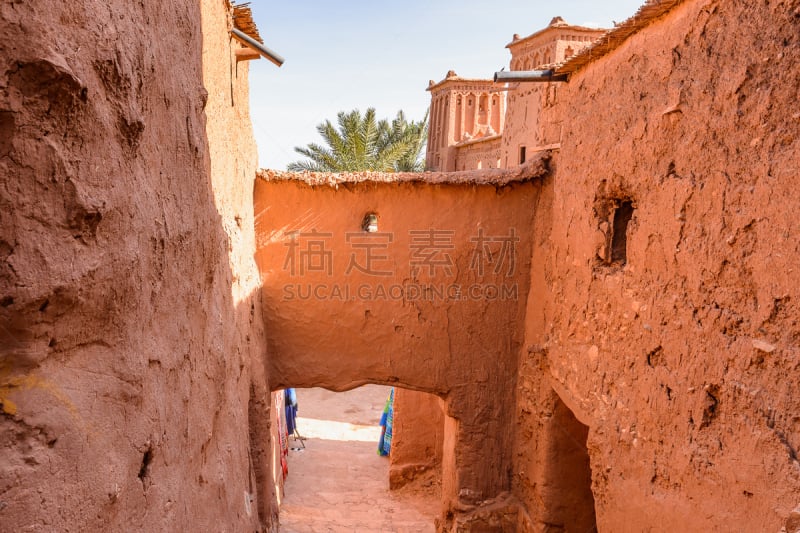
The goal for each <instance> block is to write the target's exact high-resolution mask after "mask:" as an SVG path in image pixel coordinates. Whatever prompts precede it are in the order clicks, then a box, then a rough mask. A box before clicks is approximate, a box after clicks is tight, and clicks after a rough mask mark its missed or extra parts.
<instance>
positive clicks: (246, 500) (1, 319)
mask: <svg viewBox="0 0 800 533" xmlns="http://www.w3.org/2000/svg"><path fill="white" fill-rule="evenodd" d="M206 8H207V9H209V10H210V11H209V12H206V13H204V15H206V16H209V17H211V18H212V19H215V20H216V22H215V24H216V25H213V24H212V25H211V26H209V28H210V29H209V30H208V31H210V32H212V33H213V32H220V33H221V35H220V34H218V35H216V37H219V39H218V40H219V41H221V42H222V43H223V46H222V47H221V49H219V50H213V46H209V50H208V52H209V54H208V58H209V61H220V62H221V63H223V64H224V65H225V68H226V69H227V68H228V67H229V65H230V59H231V54H232V51H231V50H230V49H229V48H228V38H227V27H226V24H227V20H226V17H227V15H226V13H225V12H224V9H225V8H224V4H223V3H222V2H213V3H212V2H208V3H207V5H206ZM200 9H201V6H200V4H199V3H198V2H189V1H183V0H178V1H173V2H169V3H166V4H163V3H152V2H144V3H139V2H128V1H111V2H105V3H103V4H102V5H98V4H97V3H95V2H87V1H80V0H79V1H76V2H45V1H32V2H25V3H24V4H23V3H19V2H16V3H14V2H4V3H3V5H2V7H0V13H1V14H0V34H1V35H3V39H2V40H0V402H2V403H1V404H0V405H1V406H2V408H1V409H0V500H2V503H0V524H2V526H0V529H3V530H8V531H22V530H26V531H27V530H37V531H38V530H41V531H120V530H139V531H183V530H196V531H210V530H218V529H219V528H220V527H221V526H220V525H221V524H224V527H225V528H229V529H231V530H255V529H258V528H259V520H258V516H257V513H256V503H255V501H250V500H251V499H253V498H252V496H251V494H253V493H254V492H255V486H256V483H255V480H254V474H253V473H251V467H250V464H251V462H250V457H251V456H253V455H254V454H252V453H250V450H249V448H250V444H249V437H250V435H249V431H248V427H249V424H248V415H249V414H250V413H249V412H248V411H250V412H251V413H255V414H258V413H259V409H258V408H257V405H256V404H257V403H258V400H259V395H258V393H256V394H254V395H252V398H254V401H251V365H250V361H251V359H252V358H253V354H254V353H263V350H264V346H263V343H262V340H261V336H260V331H261V330H260V329H259V325H258V324H259V320H258V313H259V312H260V309H259V306H256V305H254V302H251V297H250V295H249V294H248V291H247V287H246V282H245V281H238V280H237V281H234V278H237V279H242V278H245V277H246V274H247V273H248V272H249V273H250V276H252V275H253V273H254V272H255V269H254V268H250V267H248V266H247V265H246V264H239V263H238V262H237V259H236V258H237V257H241V256H242V254H241V253H240V252H241V250H240V249H239V247H240V246H244V245H242V244H240V243H241V242H242V241H245V240H246V239H247V237H246V235H247V230H242V231H241V232H238V233H234V232H228V231H226V229H230V227H231V226H235V225H236V219H235V216H240V217H241V218H242V219H243V220H245V222H246V220H247V219H248V214H247V213H248V212H249V213H250V215H249V218H250V219H252V212H251V211H250V209H251V207H250V206H251V205H252V204H251V197H250V194H244V195H239V196H236V194H238V193H235V194H234V193H231V192H230V190H229V189H228V190H226V189H225V187H224V186H221V182H222V181H224V180H225V179H226V178H225V177H224V176H222V175H219V174H214V173H212V171H211V169H210V167H209V152H210V151H213V150H214V143H215V142H217V141H214V140H208V141H207V139H206V117H205V116H204V106H205V105H206V102H207V101H208V99H209V98H215V97H216V96H215V95H213V94H209V92H210V91H209V92H207V91H206V89H204V86H203V85H204V83H203V81H204V78H203V65H202V64H201V53H202V51H203V47H204V41H203V39H202V36H203V34H202V32H201V26H200V25H201V12H200ZM214 42H217V40H216V39H215V40H214ZM206 44H208V43H206ZM225 88H226V92H225V94H226V95H227V96H228V98H230V96H231V91H230V89H231V86H230V84H229V83H228V84H226V86H225ZM235 92H236V93H237V94H238V93H239V88H236V89H235ZM244 105H246V101H245V104H244ZM234 122H235V121H231V122H225V121H223V122H221V123H220V124H218V126H219V127H220V128H223V129H225V128H229V127H231V126H232V125H233V124H234ZM212 125H213V122H212ZM236 125H238V126H241V124H236ZM242 131H245V132H246V129H244V130H242V129H241V128H239V129H237V130H236V131H235V135H236V136H237V137H235V139H244V142H245V144H246V141H247V139H246V135H245V136H243V137H239V136H241V135H243V134H242ZM232 148H233V151H234V152H235V153H239V151H238V150H239V148H242V150H244V151H246V150H247V147H246V146H244V147H240V146H236V145H234V146H233V147H232ZM232 157H233V156H232ZM253 163H254V161H253V160H252V158H251V159H245V160H242V162H241V167H240V168H243V169H245V175H250V176H251V177H252V175H253V173H254V168H252V167H253ZM248 167H249V169H248ZM243 189H245V190H246V189H249V187H247V186H246V185H245V186H243ZM223 204H225V205H224V206H223ZM250 235H251V240H252V232H250ZM245 248H246V246H245ZM251 248H252V245H251ZM251 264H252V260H251ZM256 276H257V273H256ZM250 288H251V289H252V287H250ZM261 382H262V384H264V383H265V379H264V378H263V371H262V379H261ZM262 389H264V391H266V389H265V387H263V386H262ZM248 404H249V405H248ZM264 507H265V508H268V507H269V504H267V505H265V506H264ZM265 520H266V521H269V520H270V517H269V516H267V517H265Z"/></svg>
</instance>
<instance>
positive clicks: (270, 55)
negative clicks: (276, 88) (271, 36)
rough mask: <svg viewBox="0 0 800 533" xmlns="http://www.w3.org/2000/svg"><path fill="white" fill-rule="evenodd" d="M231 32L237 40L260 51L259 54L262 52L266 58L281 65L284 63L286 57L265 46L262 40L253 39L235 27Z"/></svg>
mask: <svg viewBox="0 0 800 533" xmlns="http://www.w3.org/2000/svg"><path fill="white" fill-rule="evenodd" d="M231 34H233V36H234V37H235V38H236V40H237V41H239V42H240V43H242V44H244V45H246V46H249V47H250V48H252V49H253V50H255V51H256V52H258V53H259V54H261V55H262V56H264V57H265V58H267V59H269V60H270V61H272V62H273V63H275V64H276V65H278V66H279V67H280V66H281V65H283V61H284V59H283V58H282V57H281V56H280V54H276V53H275V52H273V51H272V50H270V49H269V48H267V47H266V46H264V45H263V44H261V43H260V42H258V41H256V40H255V39H253V38H252V37H250V36H249V35H247V34H246V33H245V32H243V31H242V30H239V29H237V28H233V29H232V30H231Z"/></svg>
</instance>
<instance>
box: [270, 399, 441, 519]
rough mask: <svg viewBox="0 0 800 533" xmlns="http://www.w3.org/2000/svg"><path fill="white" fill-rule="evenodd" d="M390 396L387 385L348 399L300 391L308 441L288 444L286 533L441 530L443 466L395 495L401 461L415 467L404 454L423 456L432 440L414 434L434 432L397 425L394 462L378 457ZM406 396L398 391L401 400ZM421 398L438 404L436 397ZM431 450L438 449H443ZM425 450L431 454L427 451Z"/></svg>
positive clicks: (300, 422)
mask: <svg viewBox="0 0 800 533" xmlns="http://www.w3.org/2000/svg"><path fill="white" fill-rule="evenodd" d="M390 391H392V388H391V387H387V386H379V385H365V386H362V387H358V388H356V389H353V390H350V391H346V392H340V393H335V392H331V391H327V390H325V389H321V388H312V389H296V390H295V394H296V398H297V401H298V404H299V412H298V418H297V434H298V435H301V436H302V439H299V438H290V439H289V441H288V454H287V459H288V475H287V476H286V478H285V480H284V483H283V491H282V492H283V494H282V497H281V510H280V524H281V531H287V532H288V531H291V532H293V533H304V532H312V531H323V530H324V531H329V530H334V531H420V532H426V531H427V532H431V533H432V532H433V531H434V530H435V526H434V518H435V517H436V516H437V515H438V513H439V508H440V496H441V486H440V477H441V471H440V467H441V465H440V464H439V465H438V467H439V468H438V469H437V468H436V467H437V465H436V464H429V465H428V466H431V467H432V468H431V469H429V470H427V471H424V472H421V471H420V472H417V471H415V472H414V473H415V474H417V475H416V476H415V478H414V479H412V480H411V481H410V483H409V484H407V485H405V486H403V487H391V489H392V490H390V485H391V484H390V477H391V476H390V471H392V470H394V466H395V461H394V459H395V457H396V456H399V459H400V460H401V461H403V459H404V458H405V459H408V457H407V455H408V452H405V451H404V450H403V448H404V447H406V448H407V447H408V446H409V445H410V446H411V447H412V448H415V449H416V448H417V447H418V446H417V445H419V444H422V441H424V440H425V437H426V436H430V435H422V436H420V435H418V434H412V433H410V432H412V431H414V427H412V426H415V425H416V429H417V430H422V431H423V433H424V432H426V429H427V427H428V426H429V424H423V425H422V427H420V425H419V424H416V423H415V422H416V421H415V420H413V419H411V420H409V419H408V417H406V418H407V420H406V423H405V424H398V421H399V419H398V417H395V418H394V425H393V428H392V430H390V431H392V433H393V434H392V439H391V444H392V446H391V454H390V455H388V456H381V455H379V454H378V452H377V449H378V447H379V441H380V437H381V429H382V427H381V426H380V425H379V421H380V419H381V413H382V411H383V410H384V407H385V404H386V402H387V397H388V395H389V392H390ZM402 391H403V389H395V390H394V397H395V398H396V394H397V393H401V392H402ZM421 396H422V397H423V398H425V399H427V400H433V401H434V402H435V401H436V398H433V397H430V395H425V394H422V395H421ZM401 402H402V398H401ZM434 405H436V404H435V403H434ZM395 406H396V404H395ZM395 414H397V411H395ZM441 423H442V420H441V417H440V418H439V420H438V424H439V425H441ZM420 437H421V438H420ZM433 437H434V439H433V440H435V437H436V436H435V435H433ZM431 444H432V445H433V447H435V446H436V444H437V443H436V442H432V443H431ZM441 444H442V443H441V435H439V441H438V445H439V446H441ZM419 447H421V448H423V449H424V448H426V446H424V444H423V445H422V446H419ZM434 455H435V453H434ZM406 474H407V472H406Z"/></svg>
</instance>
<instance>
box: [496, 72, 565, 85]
mask: <svg viewBox="0 0 800 533" xmlns="http://www.w3.org/2000/svg"><path fill="white" fill-rule="evenodd" d="M494 81H495V82H498V81H499V82H504V81H518V82H519V81H536V82H547V81H567V75H566V74H556V71H555V70H552V69H550V70H511V71H508V72H506V71H504V70H501V71H500V72H495V73H494Z"/></svg>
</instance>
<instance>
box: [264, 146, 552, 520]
mask: <svg viewBox="0 0 800 533" xmlns="http://www.w3.org/2000/svg"><path fill="white" fill-rule="evenodd" d="M525 172H526V173H524V174H522V173H515V174H509V173H508V172H498V173H496V174H488V173H486V172H484V173H482V174H481V175H480V176H470V175H469V174H467V175H452V174H449V175H448V174H422V175H421V174H410V175H393V176H385V175H372V174H368V175H335V176H334V175H329V176H327V177H326V180H328V181H325V182H321V183H317V182H314V178H313V176H309V175H302V174H300V175H294V174H275V173H273V174H270V175H262V176H261V177H260V179H258V180H257V181H256V188H255V213H256V236H257V253H256V261H257V263H258V265H259V270H260V272H261V276H262V281H263V289H262V294H263V302H264V316H265V325H266V329H267V338H268V350H269V378H270V386H271V388H272V389H273V390H277V389H280V388H284V387H325V388H327V389H330V390H338V391H342V390H349V389H352V388H354V387H356V386H358V385H362V384H365V383H376V384H386V385H395V386H399V387H404V388H408V389H410V390H415V391H421V392H427V393H431V394H433V395H435V396H438V397H439V398H442V399H443V401H444V403H445V412H446V417H445V424H444V430H443V439H444V442H445V443H446V444H445V452H444V454H443V459H442V472H443V474H442V501H443V503H442V512H441V514H440V517H441V518H442V520H443V522H444V523H448V524H450V523H457V522H458V521H459V520H461V518H463V517H465V516H468V515H470V514H472V515H474V516H477V515H478V514H480V513H477V511H479V510H480V509H481V508H483V507H485V506H492V508H500V507H502V506H498V505H497V501H498V498H500V499H502V497H503V495H504V494H508V492H509V491H510V489H511V477H512V474H511V452H510V450H511V443H512V440H513V434H514V429H513V424H514V421H513V408H511V406H513V405H514V401H515V400H514V398H515V396H514V390H515V380H516V372H517V362H518V356H519V351H520V347H521V346H520V345H521V343H522V338H523V331H524V316H525V308H526V303H527V294H528V286H529V272H530V257H531V242H530V240H529V239H524V238H521V236H523V235H529V234H530V233H531V229H532V223H533V214H534V209H533V206H534V205H535V204H536V201H537V198H538V192H539V183H538V181H536V180H535V179H533V178H537V177H540V176H542V175H545V174H546V173H547V167H546V159H545V158H541V159H540V160H539V161H532V164H530V165H529V166H528V167H526V169H525ZM492 176H494V178H493V177H492ZM330 180H333V181H330ZM337 180H338V181H337ZM448 449H449V450H452V453H447V450H448ZM473 511H475V512H474V513H473ZM481 516H483V514H481ZM460 517H461V518H460ZM465 519H469V520H473V519H475V520H483V518H465Z"/></svg>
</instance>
